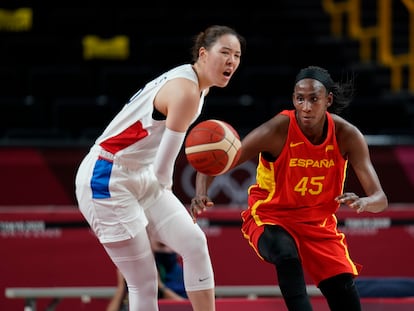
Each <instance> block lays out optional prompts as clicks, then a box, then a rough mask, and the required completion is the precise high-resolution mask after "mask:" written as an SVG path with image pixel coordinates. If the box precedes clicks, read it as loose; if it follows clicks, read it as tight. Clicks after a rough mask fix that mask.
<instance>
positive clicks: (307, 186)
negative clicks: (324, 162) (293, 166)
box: [295, 176, 325, 196]
mask: <svg viewBox="0 0 414 311" xmlns="http://www.w3.org/2000/svg"><path fill="white" fill-rule="evenodd" d="M324 179H325V176H315V177H310V178H309V177H302V179H301V180H300V181H299V182H298V183H297V184H296V186H295V191H297V192H299V193H300V195H301V196H304V195H305V194H306V192H309V193H310V194H311V195H317V194H319V193H321V192H322V188H323V184H322V180H324Z"/></svg>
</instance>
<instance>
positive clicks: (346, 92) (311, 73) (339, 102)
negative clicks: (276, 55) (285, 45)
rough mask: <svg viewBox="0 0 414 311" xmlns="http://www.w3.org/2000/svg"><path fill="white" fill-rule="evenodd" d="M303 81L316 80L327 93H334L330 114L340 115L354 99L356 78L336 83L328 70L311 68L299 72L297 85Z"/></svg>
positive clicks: (316, 67)
mask: <svg viewBox="0 0 414 311" xmlns="http://www.w3.org/2000/svg"><path fill="white" fill-rule="evenodd" d="M302 79H315V80H318V81H319V82H321V83H322V84H323V85H324V86H325V89H326V92H327V93H329V92H332V94H333V102H332V105H331V106H329V107H328V111H329V112H333V113H336V114H340V113H341V112H342V111H343V110H344V109H345V108H346V107H348V106H349V104H350V103H351V102H352V100H353V97H354V78H353V77H351V78H347V79H345V80H344V81H342V82H335V81H333V80H332V78H331V75H330V74H329V72H328V70H326V69H325V68H322V67H319V66H309V67H306V68H303V69H301V70H300V71H299V73H298V74H297V76H296V79H295V84H296V83H297V82H298V81H300V80H302Z"/></svg>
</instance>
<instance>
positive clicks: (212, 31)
mask: <svg viewBox="0 0 414 311" xmlns="http://www.w3.org/2000/svg"><path fill="white" fill-rule="evenodd" d="M228 34H230V35H234V36H236V37H237V39H238V40H239V42H240V47H241V50H242V52H243V51H244V50H245V48H246V40H245V38H244V37H243V36H242V35H240V34H239V33H238V32H237V31H236V30H234V29H233V28H231V27H228V26H221V25H213V26H210V27H208V28H207V29H206V30H204V31H202V32H200V33H199V34H197V35H196V36H195V37H194V45H193V47H192V49H191V54H192V60H193V62H196V61H197V60H198V52H199V50H200V48H201V47H204V48H205V49H207V50H208V49H210V47H211V46H212V45H214V43H216V41H217V40H218V39H219V38H220V37H221V36H224V35H228Z"/></svg>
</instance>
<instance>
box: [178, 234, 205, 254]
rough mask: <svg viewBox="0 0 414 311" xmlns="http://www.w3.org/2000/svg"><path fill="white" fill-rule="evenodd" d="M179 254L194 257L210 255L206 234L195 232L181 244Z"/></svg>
mask: <svg viewBox="0 0 414 311" xmlns="http://www.w3.org/2000/svg"><path fill="white" fill-rule="evenodd" d="M177 252H178V253H179V254H180V255H181V256H182V257H186V256H188V255H189V256H194V254H199V255H200V256H205V255H207V254H208V247H207V238H206V236H205V235H204V234H200V233H198V232H195V233H194V234H191V236H188V238H186V240H185V242H183V243H181V244H180V249H178V250H177Z"/></svg>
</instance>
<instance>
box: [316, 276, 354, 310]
mask: <svg viewBox="0 0 414 311" xmlns="http://www.w3.org/2000/svg"><path fill="white" fill-rule="evenodd" d="M318 287H319V289H320V290H321V292H322V294H323V295H324V296H325V297H326V300H327V301H328V305H329V308H330V309H331V310H332V311H361V302H360V297H359V293H358V290H357V288H356V285H355V282H354V277H353V276H352V274H350V273H343V274H339V275H336V276H334V277H331V278H329V279H326V280H323V281H322V282H320V283H319V285H318Z"/></svg>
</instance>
